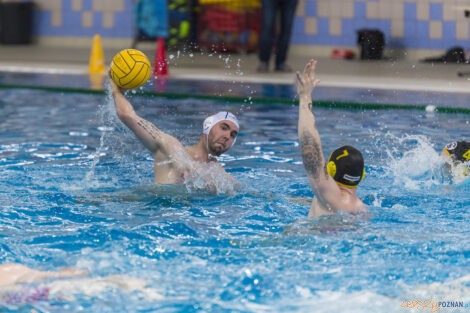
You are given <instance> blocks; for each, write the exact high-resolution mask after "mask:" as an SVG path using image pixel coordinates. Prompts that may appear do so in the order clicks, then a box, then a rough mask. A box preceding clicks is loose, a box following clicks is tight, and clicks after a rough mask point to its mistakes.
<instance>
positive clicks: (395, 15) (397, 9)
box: [391, 1, 405, 19]
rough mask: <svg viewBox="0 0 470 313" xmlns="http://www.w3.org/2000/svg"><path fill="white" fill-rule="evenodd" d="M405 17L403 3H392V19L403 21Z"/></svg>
mask: <svg viewBox="0 0 470 313" xmlns="http://www.w3.org/2000/svg"><path fill="white" fill-rule="evenodd" d="M404 16H405V6H404V5H403V2H401V1H396V2H393V3H392V16H391V17H392V19H403V18H404Z"/></svg>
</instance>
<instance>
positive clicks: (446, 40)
mask: <svg viewBox="0 0 470 313" xmlns="http://www.w3.org/2000/svg"><path fill="white" fill-rule="evenodd" d="M10 1H11V0H10ZM16 1H25V0H16ZM26 1H27V0H26ZM234 1H235V0H234ZM239 1H243V0H239ZM34 2H35V3H36V7H37V9H38V10H37V12H36V15H35V16H36V18H35V25H36V27H35V33H36V34H37V35H39V36H46V37H47V36H49V37H53V36H56V37H91V36H92V35H94V34H96V33H98V34H101V36H103V37H120V38H128V37H132V36H133V34H134V20H133V18H134V17H133V14H134V10H133V5H134V3H135V2H136V0H34ZM464 7H467V8H468V7H470V0H299V5H298V8H297V18H296V19H295V21H294V28H293V34H292V44H294V45H296V44H297V45H323V46H357V43H356V38H357V35H356V31H357V30H358V29H361V28H378V29H380V30H382V31H383V32H384V34H385V37H386V42H387V46H389V47H403V48H414V49H447V48H449V47H451V46H454V45H461V46H463V47H468V44H469V42H470V41H469V21H470V19H468V18H466V17H465V16H464Z"/></svg>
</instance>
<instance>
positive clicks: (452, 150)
mask: <svg viewBox="0 0 470 313" xmlns="http://www.w3.org/2000/svg"><path fill="white" fill-rule="evenodd" d="M444 151H445V152H446V153H447V154H448V155H449V156H450V157H451V159H452V161H453V163H454V165H457V164H461V163H463V164H464V171H463V174H464V175H465V176H468V175H470V141H453V142H451V143H448V144H447V145H446V146H445V147H444Z"/></svg>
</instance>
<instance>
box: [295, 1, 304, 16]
mask: <svg viewBox="0 0 470 313" xmlns="http://www.w3.org/2000/svg"><path fill="white" fill-rule="evenodd" d="M305 1H306V0H299V2H298V3H297V9H296V10H295V16H301V17H303V16H305V15H306V14H305Z"/></svg>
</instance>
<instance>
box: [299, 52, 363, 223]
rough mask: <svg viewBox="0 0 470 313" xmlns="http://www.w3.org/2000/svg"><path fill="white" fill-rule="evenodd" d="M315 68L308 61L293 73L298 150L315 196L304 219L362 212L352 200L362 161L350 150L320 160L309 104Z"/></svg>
mask: <svg viewBox="0 0 470 313" xmlns="http://www.w3.org/2000/svg"><path fill="white" fill-rule="evenodd" d="M316 64H317V62H316V61H314V60H310V61H309V62H308V63H307V65H306V66H305V69H304V72H303V73H302V74H300V73H299V72H297V93H298V95H299V125H298V133H299V140H300V149H301V153H302V159H303V163H304V166H305V170H306V172H307V176H308V180H309V183H310V187H311V188H312V191H313V192H314V194H315V197H314V199H313V201H312V205H311V207H310V212H309V213H308V216H309V217H311V216H319V215H324V214H333V213H335V212H337V211H338V210H344V211H348V212H361V211H362V212H366V211H367V210H368V209H367V206H366V205H365V204H364V203H363V202H362V201H361V200H359V198H358V197H357V196H356V190H357V186H358V185H359V183H360V182H361V180H362V179H363V178H364V174H365V170H364V159H363V157H362V154H361V153H360V152H359V150H357V149H355V148H353V147H351V146H343V147H340V148H338V149H336V150H335V151H333V153H332V154H331V155H330V158H329V159H328V164H326V162H325V158H324V157H323V151H322V146H321V140H320V134H319V133H318V130H317V128H316V125H315V115H314V114H313V104H312V92H313V89H315V87H316V86H317V84H318V83H319V82H320V80H318V79H315V66H316Z"/></svg>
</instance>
